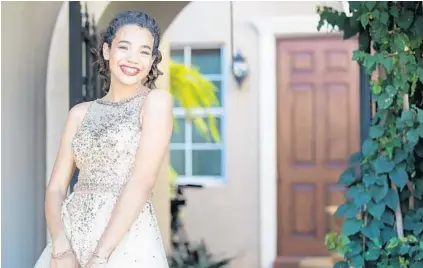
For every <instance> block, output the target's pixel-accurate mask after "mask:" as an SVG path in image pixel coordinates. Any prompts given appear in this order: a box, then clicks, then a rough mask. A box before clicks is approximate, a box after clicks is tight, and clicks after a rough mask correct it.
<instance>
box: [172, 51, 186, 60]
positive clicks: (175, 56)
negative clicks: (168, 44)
mask: <svg viewBox="0 0 423 268" xmlns="http://www.w3.org/2000/svg"><path fill="white" fill-rule="evenodd" d="M171 58H172V60H173V61H174V62H175V63H184V50H183V49H177V50H172V52H171Z"/></svg>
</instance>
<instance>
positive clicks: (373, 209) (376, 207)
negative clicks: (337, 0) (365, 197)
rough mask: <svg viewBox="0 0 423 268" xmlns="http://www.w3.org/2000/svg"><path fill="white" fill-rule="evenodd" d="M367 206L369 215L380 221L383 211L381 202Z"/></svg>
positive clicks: (383, 206) (383, 207)
mask: <svg viewBox="0 0 423 268" xmlns="http://www.w3.org/2000/svg"><path fill="white" fill-rule="evenodd" d="M367 206H368V209H369V213H370V214H371V215H372V216H373V217H375V218H376V219H378V220H380V219H381V217H382V214H383V212H384V211H385V204H384V203H383V202H381V203H375V202H369V203H368V205H367Z"/></svg>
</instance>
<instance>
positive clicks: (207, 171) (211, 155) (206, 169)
mask: <svg viewBox="0 0 423 268" xmlns="http://www.w3.org/2000/svg"><path fill="white" fill-rule="evenodd" d="M192 175H193V176H221V175H222V151H221V150H193V151H192Z"/></svg>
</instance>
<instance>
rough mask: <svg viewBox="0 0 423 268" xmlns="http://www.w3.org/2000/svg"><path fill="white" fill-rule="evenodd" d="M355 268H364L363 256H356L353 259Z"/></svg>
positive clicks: (352, 262)
mask: <svg viewBox="0 0 423 268" xmlns="http://www.w3.org/2000/svg"><path fill="white" fill-rule="evenodd" d="M351 264H352V265H353V267H357V268H358V267H364V258H363V257H362V256H361V255H355V256H353V257H352V258H351Z"/></svg>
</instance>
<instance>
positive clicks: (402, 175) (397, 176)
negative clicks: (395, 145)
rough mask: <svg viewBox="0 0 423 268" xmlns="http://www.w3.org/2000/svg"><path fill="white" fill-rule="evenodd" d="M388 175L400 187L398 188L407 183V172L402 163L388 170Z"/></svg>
mask: <svg viewBox="0 0 423 268" xmlns="http://www.w3.org/2000/svg"><path fill="white" fill-rule="evenodd" d="M389 177H390V178H391V180H392V181H393V182H394V183H395V184H396V185H397V186H398V187H399V188H400V190H402V189H404V187H405V185H407V182H408V173H407V171H406V170H405V167H404V166H403V165H401V166H396V167H395V168H394V170H392V171H391V172H389Z"/></svg>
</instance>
